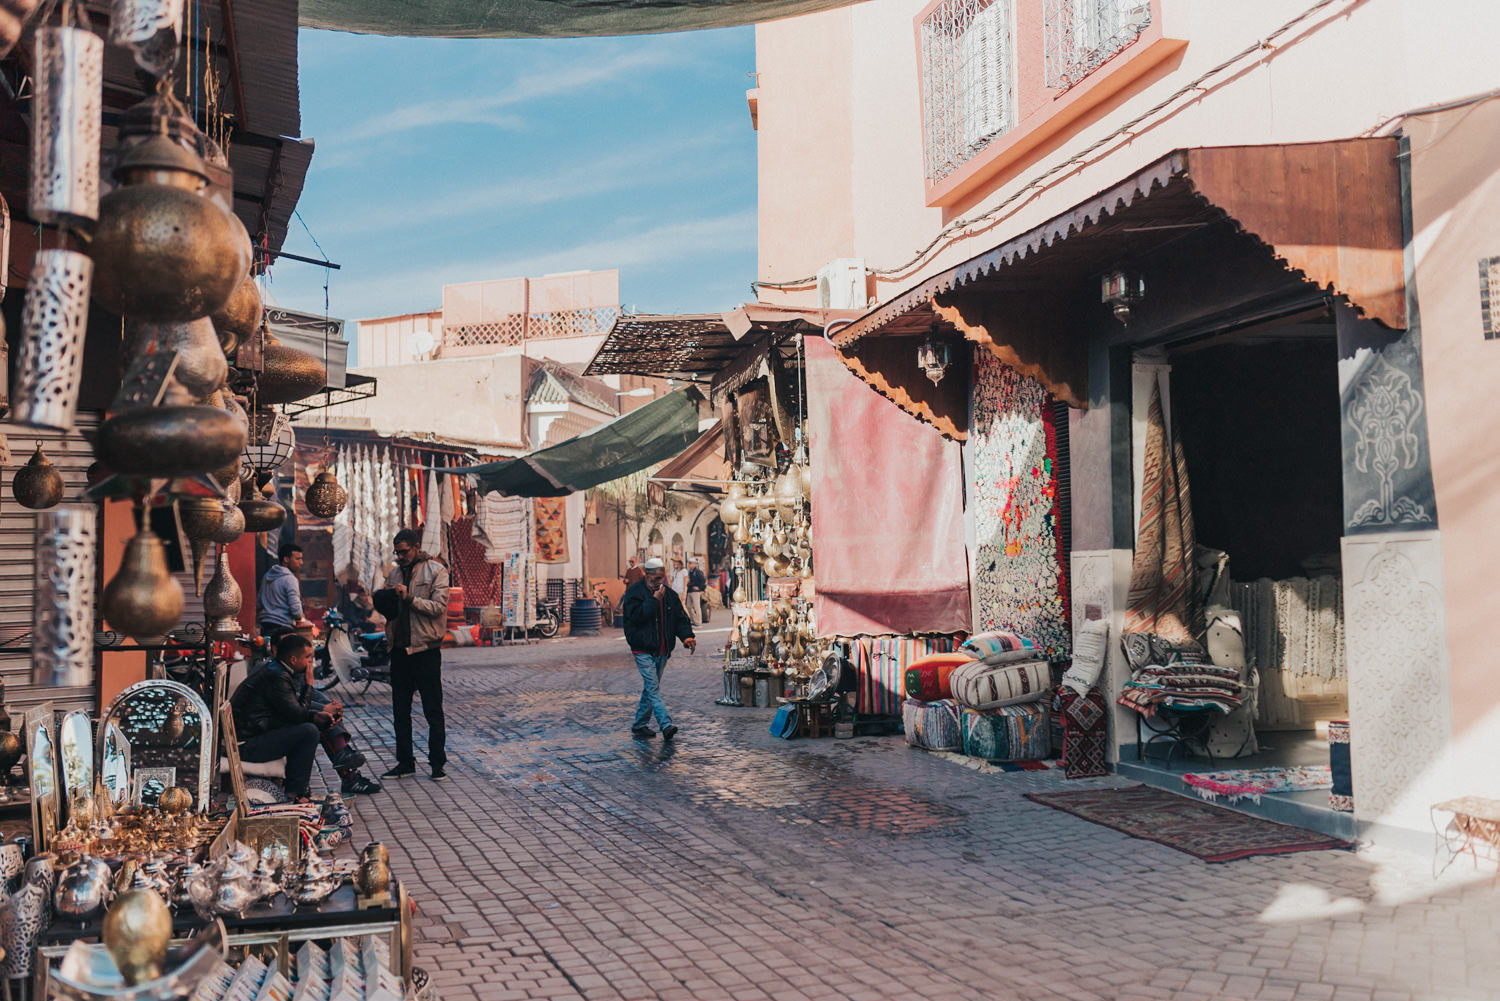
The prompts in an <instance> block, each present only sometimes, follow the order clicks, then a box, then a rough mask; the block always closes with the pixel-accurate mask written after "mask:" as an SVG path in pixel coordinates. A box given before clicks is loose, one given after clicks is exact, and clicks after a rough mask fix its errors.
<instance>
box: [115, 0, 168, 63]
mask: <svg viewBox="0 0 1500 1001" xmlns="http://www.w3.org/2000/svg"><path fill="white" fill-rule="evenodd" d="M182 12H183V0H114V2H113V3H112V4H110V16H109V40H110V42H112V43H113V44H115V45H123V46H125V47H126V48H128V49H130V51H131V53H132V54H133V55H134V56H135V63H136V65H137V66H139V67H140V68H141V69H143V70H145V71H146V72H147V73H150V74H151V75H152V76H165V75H166V74H167V72H168V71H169V70H171V68H172V67H173V66H175V65H177V45H178V40H179V39H180V38H181V37H182Z"/></svg>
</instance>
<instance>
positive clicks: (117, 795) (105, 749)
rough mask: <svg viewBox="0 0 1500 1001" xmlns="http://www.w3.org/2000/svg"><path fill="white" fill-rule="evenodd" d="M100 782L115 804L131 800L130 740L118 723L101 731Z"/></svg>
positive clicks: (119, 804)
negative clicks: (126, 737)
mask: <svg viewBox="0 0 1500 1001" xmlns="http://www.w3.org/2000/svg"><path fill="white" fill-rule="evenodd" d="M99 736H100V740H99V782H100V784H101V785H103V786H104V789H105V792H106V793H108V795H109V801H110V802H111V803H113V804H114V805H115V806H117V807H120V806H124V805H125V804H127V803H128V802H130V742H129V741H128V740H126V739H125V731H124V730H121V729H120V726H119V724H118V723H110V724H109V725H108V726H106V727H105V728H104V730H103V731H101V733H100V735H99Z"/></svg>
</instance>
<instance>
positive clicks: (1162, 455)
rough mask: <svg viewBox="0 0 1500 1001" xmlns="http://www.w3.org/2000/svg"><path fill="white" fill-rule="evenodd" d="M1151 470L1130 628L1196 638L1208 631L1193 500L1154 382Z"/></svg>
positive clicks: (1145, 480)
mask: <svg viewBox="0 0 1500 1001" xmlns="http://www.w3.org/2000/svg"><path fill="white" fill-rule="evenodd" d="M1146 422H1147V423H1146V448H1145V459H1146V467H1145V472H1144V473H1143V474H1142V478H1141V523H1140V527H1139V528H1138V529H1137V531H1136V537H1135V559H1134V561H1133V563H1132V565H1131V568H1130V597H1129V600H1128V603H1127V606H1126V607H1127V611H1126V614H1125V631H1126V632H1146V633H1155V634H1157V635H1158V636H1164V637H1166V638H1167V639H1172V640H1180V641H1191V640H1193V638H1194V637H1195V636H1197V635H1198V634H1199V633H1201V632H1202V621H1201V620H1202V617H1203V612H1202V609H1201V608H1197V607H1195V606H1196V605H1197V584H1196V579H1195V578H1196V571H1197V564H1196V563H1195V562H1194V558H1193V547H1194V544H1195V541H1196V540H1195V538H1194V531H1193V507H1192V498H1191V495H1190V493H1189V491H1188V479H1187V461H1186V459H1185V458H1184V456H1183V452H1182V441H1181V439H1180V438H1179V439H1178V440H1177V441H1175V442H1171V443H1169V442H1168V439H1167V424H1166V418H1165V417H1164V416H1163V414H1162V408H1161V387H1160V386H1159V385H1156V384H1153V385H1152V388H1151V406H1150V408H1149V410H1148V412H1147V416H1146Z"/></svg>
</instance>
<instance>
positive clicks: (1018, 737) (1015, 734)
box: [960, 702, 1052, 761]
mask: <svg viewBox="0 0 1500 1001" xmlns="http://www.w3.org/2000/svg"><path fill="white" fill-rule="evenodd" d="M962 713H963V715H962V717H961V718H960V726H961V727H962V731H963V748H964V753H965V754H967V755H969V756H971V757H975V758H983V759H985V760H986V761H1040V760H1042V759H1043V758H1045V757H1047V756H1048V755H1049V754H1051V753H1052V731H1051V727H1050V724H1049V722H1048V716H1049V714H1048V712H1047V703H1045V702H1028V703H1027V704H1025V705H1017V706H1002V707H1001V708H999V709H970V708H968V707H967V706H965V707H964V708H963V710H962Z"/></svg>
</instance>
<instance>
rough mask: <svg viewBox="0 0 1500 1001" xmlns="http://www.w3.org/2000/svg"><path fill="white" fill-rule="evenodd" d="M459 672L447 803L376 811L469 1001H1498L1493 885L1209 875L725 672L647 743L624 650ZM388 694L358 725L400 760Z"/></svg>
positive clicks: (697, 663)
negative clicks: (669, 734) (793, 724)
mask: <svg viewBox="0 0 1500 1001" xmlns="http://www.w3.org/2000/svg"><path fill="white" fill-rule="evenodd" d="M445 660H446V661H447V667H446V691H447V711H448V727H449V741H450V746H449V754H450V758H451V762H450V765H449V769H448V771H449V774H450V776H451V778H450V780H449V781H448V782H446V783H434V782H431V781H430V780H429V779H428V778H427V777H426V774H425V769H423V768H422V767H421V766H422V764H423V763H422V762H420V761H419V774H418V776H417V777H415V778H411V779H405V780H401V781H399V782H392V783H389V784H388V785H387V789H386V791H385V792H383V793H381V794H378V795H375V796H370V797H360V798H358V799H356V800H353V801H352V803H353V806H354V811H355V816H356V833H355V843H356V844H360V843H363V841H364V840H367V839H370V838H376V839H380V840H383V841H385V842H386V843H387V844H388V845H389V846H390V850H391V855H392V867H393V868H394V869H395V870H396V872H397V873H398V874H399V875H400V876H401V877H402V878H404V879H405V880H407V882H408V884H409V886H410V888H411V891H412V894H413V896H414V897H415V899H416V901H417V904H418V907H419V909H420V913H419V915H418V919H417V928H418V936H419V942H418V946H417V962H418V965H421V966H424V967H425V968H427V969H428V970H429V971H430V972H431V973H432V976H433V979H434V981H435V983H436V984H437V985H438V986H439V989H440V991H441V996H442V997H443V998H444V999H445V1001H511V999H515V1001H521V999H530V998H587V999H616V998H624V999H642V998H661V999H664V1001H671V999H734V1001H738V999H765V998H770V999H774V1001H802V999H823V998H827V999H833V998H841V999H848V1001H882V999H889V998H924V999H949V998H953V999H959V998H986V999H1002V998H1017V999H1023V998H1024V999H1054V998H1056V999H1070V1001H1093V999H1165V1001H1177V999H1193V1001H1196V999H1201V998H1226V999H1237V1001H1252V999H1267V1001H1271V999H1295V1001H1301V999H1318V1001H1406V999H1443V1001H1466V999H1500V895H1497V894H1496V890H1497V888H1500V881H1497V879H1496V878H1495V877H1493V876H1480V875H1478V874H1475V873H1472V872H1468V873H1464V872H1462V871H1460V872H1457V873H1452V874H1450V875H1449V876H1448V877H1447V878H1445V879H1444V880H1443V881H1441V882H1434V881H1433V879H1432V877H1431V872H1430V867H1429V866H1430V863H1429V861H1428V860H1426V859H1418V858H1415V857H1414V856H1407V855H1403V854H1400V853H1397V852H1392V851H1378V850H1374V849H1371V850H1367V851H1362V852H1359V853H1357V854H1356V853H1348V852H1310V853H1303V854H1298V855H1288V856H1280V857H1274V858H1257V859H1245V860H1242V861H1238V862H1231V863H1227V864H1221V865H1207V864H1205V863H1202V862H1200V861H1198V860H1197V859H1194V858H1192V857H1190V856H1187V855H1183V854H1181V853H1179V852H1175V851H1173V850H1171V849H1169V848H1166V847H1164V846H1161V845H1157V844H1154V843H1150V842H1144V841H1137V840H1133V839H1131V838H1127V837H1126V836H1124V835H1122V834H1119V833H1117V832H1114V831H1111V830H1109V829H1107V828H1103V827H1099V826H1097V825H1093V824H1089V823H1086V822H1084V821H1082V820H1079V819H1077V818H1074V817H1071V816H1069V815H1067V814H1064V813H1062V812H1060V811H1056V810H1051V809H1047V808H1045V807H1042V806H1039V805H1036V804H1034V803H1031V802H1029V801H1027V800H1025V799H1023V798H1022V794H1023V793H1026V792H1030V791H1034V790H1041V789H1054V788H1061V787H1074V788H1076V787H1083V786H1086V785H1090V784H1095V785H1097V784H1125V783H1123V782H1122V781H1121V780H1118V779H1114V778H1107V779H1091V780H1084V781H1082V782H1079V781H1075V782H1067V781H1066V780H1064V779H1063V778H1062V777H1061V773H1060V772H1056V771H1047V772H1020V773H1002V774H983V773H980V772H976V771H974V770H971V769H968V768H964V767H961V766H959V765H956V764H953V763H951V762H946V761H942V760H940V759H937V758H935V757H933V756H929V755H926V754H924V753H922V752H920V751H914V750H911V749H909V748H907V747H906V746H905V745H904V743H903V742H902V740H901V738H900V737H883V738H874V737H863V738H856V739H854V740H848V741H836V740H817V741H809V740H799V741H793V742H785V741H779V740H775V739H773V738H771V737H770V736H769V735H768V734H767V732H766V726H767V723H768V719H769V715H770V711H769V710H751V709H730V708H723V707H719V706H715V705H713V699H714V698H716V697H717V696H718V694H719V693H720V691H721V687H720V684H721V683H720V675H719V673H718V668H717V661H716V658H714V657H712V656H703V655H699V656H696V657H687V656H684V655H683V654H682V653H681V652H679V655H678V656H677V657H675V658H674V659H673V661H672V663H671V666H670V667H669V668H668V671H667V675H666V680H665V682H664V688H665V693H666V698H667V701H668V705H669V706H670V707H671V709H672V712H673V715H674V716H675V717H676V719H677V722H678V724H679V725H680V726H681V727H682V733H681V735H680V736H679V737H678V739H677V742H676V744H675V745H663V744H662V743H661V741H659V740H653V741H650V742H639V741H635V740H632V739H631V738H630V736H629V734H628V733H627V727H628V725H629V721H630V714H631V712H632V711H633V708H634V704H635V700H636V697H637V695H638V693H639V677H638V675H637V674H636V673H635V671H634V669H633V667H631V666H630V664H629V662H628V659H627V658H626V657H625V656H624V651H623V648H622V644H621V643H620V640H619V638H618V634H617V633H616V634H613V635H612V636H607V637H602V638H599V639H582V638H579V639H563V640H555V641H551V642H549V643H542V644H537V645H532V646H524V647H506V648H483V649H478V650H474V649H469V650H460V651H449V652H448V653H446V654H445ZM385 698H386V690H385V689H384V688H383V687H381V686H376V687H374V688H372V689H371V690H370V693H369V695H368V696H366V697H365V698H364V699H363V700H361V701H362V703H363V704H361V705H356V706H352V707H351V708H350V710H349V711H348V718H349V719H350V721H351V722H352V723H353V724H354V726H355V728H356V729H357V730H358V731H359V734H360V740H361V744H362V746H363V747H364V748H365V749H366V751H367V752H368V753H370V757H371V758H372V760H374V761H386V762H388V761H390V760H392V749H391V741H390V739H389V736H388V735H389V732H390V709H389V706H388V704H386V703H385V702H384V699H385ZM346 699H347V696H346ZM418 720H419V722H418V723H417V733H418V750H419V754H420V753H421V751H422V749H423V747H424V745H423V743H422V741H423V739H424V737H425V727H424V725H423V724H422V723H421V722H420V714H418ZM383 767H384V766H381V768H383ZM376 770H377V771H378V770H381V769H380V768H377V769H376Z"/></svg>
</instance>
